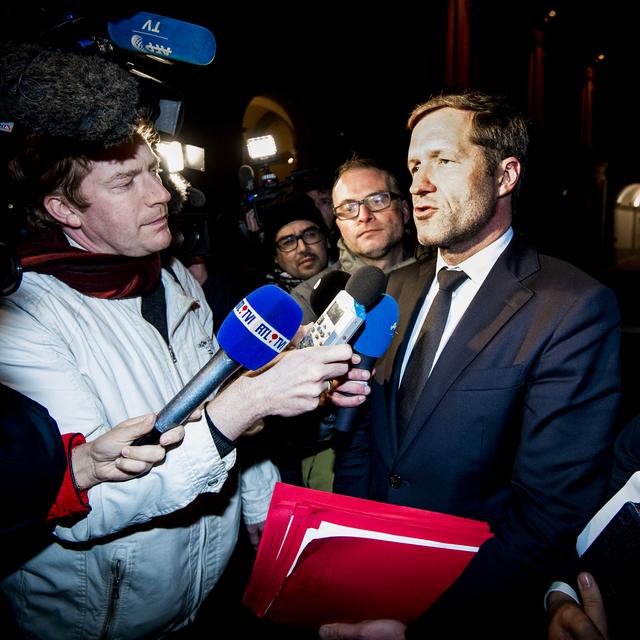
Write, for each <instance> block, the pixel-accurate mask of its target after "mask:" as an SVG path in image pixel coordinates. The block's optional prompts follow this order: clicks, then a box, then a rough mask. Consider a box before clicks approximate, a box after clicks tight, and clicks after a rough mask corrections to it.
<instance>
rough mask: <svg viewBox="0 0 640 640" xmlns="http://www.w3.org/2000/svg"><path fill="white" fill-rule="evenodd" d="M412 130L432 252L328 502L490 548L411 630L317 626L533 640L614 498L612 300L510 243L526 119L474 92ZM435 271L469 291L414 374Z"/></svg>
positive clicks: (406, 271) (410, 281) (423, 115)
mask: <svg viewBox="0 0 640 640" xmlns="http://www.w3.org/2000/svg"><path fill="white" fill-rule="evenodd" d="M409 129H410V130H411V132H412V135H411V143H410V147H409V156H408V164H409V171H410V173H411V175H412V185H411V189H410V190H411V194H412V197H413V206H414V219H415V222H416V227H417V231H418V237H419V240H420V242H421V243H422V244H424V245H432V246H437V247H438V255H437V257H436V259H435V260H432V261H429V262H419V263H415V264H413V265H410V266H408V267H406V268H403V269H400V270H398V271H396V272H394V273H392V274H391V275H390V278H389V285H388V292H389V293H390V294H391V295H392V296H394V297H395V298H396V300H397V301H398V304H399V307H400V318H401V319H400V324H399V327H398V336H397V338H396V340H395V341H394V343H393V344H392V346H391V348H390V349H389V351H388V352H387V354H386V356H385V357H384V358H383V359H381V360H380V361H379V362H378V364H377V371H376V377H375V381H374V382H373V383H372V387H373V388H372V394H371V410H370V412H369V419H368V420H363V422H362V424H360V425H359V426H358V428H357V429H356V432H355V434H354V437H353V440H352V442H351V445H350V446H349V447H348V448H347V450H346V451H345V452H344V453H343V454H342V455H341V456H340V457H339V459H338V461H337V466H336V481H335V490H336V491H339V492H343V493H350V494H352V495H358V496H362V497H368V498H372V499H375V500H380V501H385V502H391V503H395V504H401V505H408V506H412V507H419V508H423V509H429V510H432V511H439V512H446V513H449V514H454V515H457V516H463V517H468V518H475V519H478V520H484V521H487V522H488V523H489V524H490V526H491V530H492V532H493V534H494V536H493V537H492V538H491V539H490V540H488V541H487V542H486V543H484V544H483V545H482V547H481V548H480V550H479V552H478V553H477V554H476V556H475V557H474V558H473V559H472V560H471V562H470V563H469V565H468V566H467V568H466V569H465V571H464V572H463V573H462V574H461V576H460V577H459V578H458V579H457V580H456V581H455V582H454V584H453V585H452V586H451V587H450V588H449V589H448V590H447V591H446V592H445V593H444V594H443V595H442V596H441V597H440V598H439V600H438V601H437V602H436V603H435V604H434V605H433V606H432V607H431V608H430V609H429V610H428V611H426V612H425V613H424V614H423V615H422V617H421V618H420V619H419V620H418V621H416V622H413V623H412V624H410V625H409V627H407V628H405V625H404V624H403V623H401V622H399V621H390V620H382V621H381V620H376V621H367V622H364V623H359V624H356V625H344V624H336V625H325V626H324V627H322V628H321V630H320V635H321V637H322V638H329V639H334V638H335V639H339V638H360V639H375V640H383V639H384V640H391V639H393V640H400V639H403V638H405V637H406V638H423V637H424V638H442V637H448V638H466V637H472V636H476V637H487V638H503V637H509V638H519V639H521V638H529V637H532V638H535V637H541V635H540V634H541V633H542V630H543V625H544V621H543V611H542V600H543V596H544V593H545V591H546V587H547V586H548V584H549V582H550V580H549V578H550V575H551V573H552V570H553V568H554V565H555V564H556V563H557V561H558V558H559V557H560V556H561V555H562V553H563V551H565V550H566V549H567V548H569V547H570V545H571V544H572V543H573V542H575V536H576V534H577V532H578V531H579V530H580V529H581V528H582V526H583V525H584V524H585V522H586V521H587V520H588V518H589V517H590V515H591V514H592V513H593V512H594V511H595V510H596V508H597V507H598V506H599V504H600V502H601V500H602V498H603V496H604V494H605V492H606V486H607V478H608V475H607V474H608V471H609V466H610V461H611V447H612V443H613V440H614V437H615V424H616V413H617V407H618V402H619V361H618V358H619V356H618V347H619V316H618V312H617V304H616V299H615V296H614V294H613V292H612V291H610V290H609V289H607V288H606V287H604V286H603V285H601V284H600V283H598V282H597V281H596V280H594V279H593V278H591V277H590V276H588V275H587V274H585V273H583V272H581V271H580V270H578V269H577V268H575V267H573V266H571V265H569V264H567V263H565V262H562V261H560V260H557V259H554V258H551V257H548V256H543V255H539V254H538V253H537V252H536V251H535V250H534V249H533V248H531V247H529V246H527V245H526V244H525V243H524V242H523V241H522V240H520V239H519V238H516V237H514V232H513V229H512V227H511V223H512V197H513V194H514V192H515V191H516V188H517V185H518V182H519V179H520V176H521V173H522V164H523V159H524V156H525V152H526V148H527V144H528V136H527V131H526V126H525V122H524V120H523V119H522V118H521V117H520V116H518V115H517V114H515V113H513V112H512V111H511V110H510V109H509V108H508V107H507V106H506V105H505V104H503V103H502V102H501V101H500V100H497V99H495V98H492V97H490V96H487V95H484V94H480V93H477V92H467V93H465V94H457V95H444V96H439V97H436V98H434V99H432V100H430V101H428V102H426V103H424V104H423V105H420V106H419V107H417V108H416V109H415V110H414V112H413V114H412V115H411V117H410V119H409ZM441 268H449V269H453V270H456V271H459V270H461V271H464V274H466V277H464V276H463V277H462V284H460V285H459V286H458V288H457V289H456V290H455V291H454V292H453V294H451V305H450V309H449V311H448V312H447V313H448V315H447V313H445V318H446V324H445V326H444V330H443V333H442V337H441V339H440V340H439V342H438V343H437V345H436V348H435V358H434V360H433V361H432V362H433V364H432V365H431V366H427V368H426V370H424V371H422V372H420V366H421V365H423V364H424V362H423V361H422V360H421V358H422V355H420V354H421V353H422V351H421V349H422V347H421V344H422V341H421V339H420V330H421V327H422V325H423V321H424V320H425V318H426V320H427V323H429V322H430V319H429V316H427V312H428V311H429V307H430V306H431V304H432V302H433V300H434V298H435V296H436V292H437V288H438V280H437V279H436V278H435V276H436V273H437V272H439V271H440V269H441ZM430 331H432V329H431V327H430V328H429V330H428V331H427V336H428V335H429V332H430ZM412 357H413V358H414V360H413V361H412ZM423 368H424V367H423ZM416 372H417V373H416ZM399 398H400V399H399ZM514 620H517V622H518V625H517V627H516V626H513V621H514Z"/></svg>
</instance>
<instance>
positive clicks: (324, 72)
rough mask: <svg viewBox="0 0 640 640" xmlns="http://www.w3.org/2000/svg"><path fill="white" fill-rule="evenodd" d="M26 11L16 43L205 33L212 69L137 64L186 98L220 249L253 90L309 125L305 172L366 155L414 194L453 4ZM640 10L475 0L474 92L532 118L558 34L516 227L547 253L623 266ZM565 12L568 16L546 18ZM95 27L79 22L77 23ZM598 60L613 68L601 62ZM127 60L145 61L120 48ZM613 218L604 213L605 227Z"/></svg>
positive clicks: (23, 7)
mask: <svg viewBox="0 0 640 640" xmlns="http://www.w3.org/2000/svg"><path fill="white" fill-rule="evenodd" d="M198 4H201V2H192V1H190V0H185V1H183V2H180V3H168V2H147V3H146V4H141V3H135V2H129V3H117V2H116V3H110V4H109V5H107V4H106V3H104V5H102V4H100V3H96V2H59V1H58V2H40V3H37V2H33V1H32V0H27V1H26V2H20V3H15V4H14V5H11V6H5V7H4V8H3V9H2V10H1V11H2V17H3V19H2V25H1V29H0V35H1V36H2V38H3V39H15V40H22V39H33V38H39V39H40V40H44V41H47V40H48V41H52V42H55V41H56V40H57V41H58V42H61V43H63V42H67V43H70V42H73V39H74V38H75V37H76V36H84V37H86V36H88V35H103V34H104V33H106V22H107V19H108V18H109V16H113V15H117V14H118V12H123V13H127V12H128V13H133V12H134V11H135V10H145V11H151V12H154V13H158V14H161V15H165V16H169V17H172V18H176V19H181V20H184V21H187V22H192V23H195V24H199V25H202V26H205V27H207V28H208V29H210V30H211V31H212V32H213V34H214V35H215V38H216V41H217V52H216V56H215V59H214V60H213V62H212V63H211V64H210V65H208V66H206V67H198V66H194V65H188V64H184V63H175V64H173V65H171V66H169V65H160V64H159V63H153V62H149V63H148V64H147V63H143V61H141V60H137V61H136V65H137V66H138V67H140V68H144V69H145V70H148V71H149V73H151V74H152V75H154V76H155V77H157V78H159V79H161V80H162V81H163V82H165V84H166V85H168V86H170V87H171V88H172V89H175V90H176V91H178V92H180V93H182V95H183V98H184V102H183V103H184V122H183V125H182V129H181V131H180V133H179V138H180V140H181V141H182V142H185V143H191V144H196V145H199V146H203V147H205V149H206V162H207V168H206V172H205V173H199V172H195V171H193V170H185V177H186V178H187V179H188V180H189V181H190V182H191V183H192V184H193V185H194V186H196V187H197V188H199V189H201V190H202V191H204V193H205V195H206V196H207V205H206V212H207V213H208V214H209V215H210V216H211V219H212V221H213V222H214V224H213V226H212V229H213V235H214V236H216V237H214V240H215V243H214V244H216V245H217V246H218V248H219V249H220V250H222V249H221V248H220V247H219V245H220V243H221V240H224V239H225V238H226V234H227V230H228V228H229V226H233V225H234V224H235V222H236V221H237V219H239V217H240V203H241V199H242V193H241V191H240V189H239V185H238V178H237V172H238V168H239V166H240V165H241V164H242V162H243V158H242V147H243V143H242V133H243V132H242V117H243V113H244V110H245V108H246V106H247V104H248V102H249V101H250V100H251V98H252V97H253V96H255V95H266V96H274V97H275V98H276V99H278V100H279V101H280V102H281V104H283V105H286V106H287V108H288V110H289V112H290V113H291V114H294V115H295V116H296V118H297V122H298V123H299V127H298V132H297V133H298V140H297V151H298V155H299V168H303V169H304V168H311V167H317V168H321V169H326V170H328V171H332V170H333V169H335V167H336V166H337V165H338V164H339V163H340V162H342V161H343V160H344V159H346V158H347V157H348V156H349V155H351V153H352V152H354V151H357V152H359V153H360V154H363V155H370V156H373V157H375V158H376V159H378V160H379V161H381V162H382V163H383V164H386V165H388V166H389V167H390V168H392V169H393V170H395V171H396V172H397V173H398V174H399V177H400V178H401V179H402V181H403V183H402V184H403V186H404V187H405V188H406V187H408V180H407V177H408V175H407V172H406V170H405V168H404V167H405V154H406V149H407V144H408V133H407V131H406V120H407V116H408V114H409V113H410V112H411V110H412V108H413V107H414V106H415V105H416V104H417V103H419V102H421V101H423V100H425V99H427V98H428V97H429V96H430V95H431V94H433V93H437V92H440V91H441V90H443V89H446V88H447V85H446V80H445V66H446V28H447V7H448V2H447V0H435V1H431V2H424V3H409V2H394V3H387V4H385V5H384V6H382V7H381V8H380V9H379V10H374V9H372V5H371V4H369V3H340V4H339V3H295V4H293V3H275V2H273V3H262V4H254V3H240V2H236V3H228V2H227V3H211V4H210V5H209V6H208V8H206V9H204V10H203V9H196V5H198ZM638 4H640V3H628V2H621V1H618V0H614V1H611V2H608V3H605V4H603V5H601V8H600V9H598V10H595V9H586V8H585V7H584V6H583V5H582V3H575V2H567V1H560V2H556V3H551V2H543V1H540V0H529V1H523V2H513V1H512V2H506V1H502V0H495V1H490V0H470V1H469V2H468V7H469V24H470V51H471V63H470V79H469V82H468V86H472V87H476V88H481V89H486V90H490V91H494V92H499V93H502V94H505V95H507V96H508V97H509V98H510V100H511V101H512V102H513V103H515V104H516V106H518V107H519V108H520V109H521V110H522V111H523V112H524V113H525V114H526V113H527V87H528V76H529V54H530V52H531V50H532V47H533V28H534V27H537V28H538V29H539V30H540V31H541V33H542V34H543V37H544V55H545V57H544V82H545V84H544V119H543V121H540V120H539V119H538V120H534V121H533V122H532V127H531V132H532V145H531V154H530V162H529V167H528V171H527V174H526V179H525V183H524V190H523V198H521V201H520V203H519V205H518V214H519V221H518V224H519V225H520V226H521V227H522V228H524V229H525V230H526V231H528V232H529V234H530V235H531V236H532V237H533V239H534V240H535V241H536V242H537V243H538V244H539V245H540V246H541V248H542V249H543V250H546V251H548V252H551V253H554V254H556V255H560V256H562V257H566V258H568V259H571V260H573V261H574V262H578V263H581V264H582V265H583V266H591V265H592V264H596V263H601V262H607V261H610V260H611V259H612V250H611V247H612V238H611V234H612V209H613V204H614V199H615V196H616V195H617V193H618V192H619V191H620V189H621V188H622V187H623V186H624V185H626V184H628V183H630V182H635V181H640V167H639V166H638V148H639V146H640V130H639V125H638V122H639V119H638V116H637V109H638V104H639V101H638V99H639V98H640V91H639V89H638V85H639V84H640V83H638V81H637V80H636V75H637V73H638V59H639V57H640V54H639V50H638V48H639V45H638V35H637V33H636V32H637V29H638V26H637V25H638V24H639V22H638V17H640V8H639V7H638ZM551 8H555V9H556V11H557V16H556V17H555V18H553V19H547V21H545V16H546V15H547V13H548V11H549V10H550V9H551ZM68 12H73V13H74V15H75V16H76V17H83V18H84V20H82V21H80V22H79V24H75V25H74V26H73V27H71V26H70V23H69V22H68V21H67V22H66V23H65V14H66V13H68ZM599 53H604V54H605V56H606V57H605V60H604V61H602V62H595V59H596V56H597V54H599ZM117 54H118V55H119V56H120V59H121V61H122V60H126V59H127V58H133V57H134V55H135V54H126V53H123V52H117ZM587 64H590V65H591V66H592V68H593V70H594V100H593V142H592V144H590V145H585V144H582V143H581V142H580V117H579V115H580V99H581V90H582V87H583V86H584V84H585V81H586V75H585V67H586V65H587ZM602 161H604V162H606V163H607V174H606V175H607V193H606V196H607V203H606V210H605V211H604V214H603V212H602V211H601V210H600V208H598V206H596V205H595V204H594V192H593V171H594V165H595V164H597V163H598V162H602ZM603 215H604V218H603Z"/></svg>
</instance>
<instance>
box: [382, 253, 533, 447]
mask: <svg viewBox="0 0 640 640" xmlns="http://www.w3.org/2000/svg"><path fill="white" fill-rule="evenodd" d="M520 252H521V250H520V248H519V247H518V243H516V242H512V243H511V245H510V246H509V247H507V249H505V251H504V252H503V254H502V255H501V256H500V258H499V259H498V261H497V262H496V264H495V265H494V267H493V268H492V270H491V271H490V273H489V275H488V276H487V278H486V280H485V281H484V283H483V284H482V287H480V289H479V291H478V293H477V294H476V296H475V297H474V299H473V300H472V301H471V304H470V305H469V307H468V309H467V310H466V312H465V314H464V315H463V316H462V318H461V319H460V322H459V323H458V326H457V327H456V329H455V331H454V333H453V334H452V336H451V339H450V340H449V342H448V343H447V345H446V346H445V348H444V350H443V351H442V354H441V355H440V357H439V358H438V361H437V363H436V365H435V367H434V369H433V372H432V373H431V376H430V378H429V381H428V383H427V384H425V385H424V388H423V391H422V394H421V396H420V400H419V401H418V404H417V406H416V411H415V412H414V414H413V417H412V419H411V422H410V424H409V426H408V429H407V433H406V436H405V438H404V440H403V443H402V445H401V447H400V449H399V450H398V456H399V457H400V456H402V455H403V454H404V453H405V452H406V451H407V450H409V449H410V447H411V443H412V441H413V440H414V438H415V437H416V435H417V434H418V433H419V431H420V430H421V429H422V428H423V427H424V425H425V424H426V423H427V421H428V420H429V417H430V416H431V414H432V413H433V411H434V409H435V408H436V406H437V405H438V403H439V402H440V401H441V400H442V398H443V396H444V395H445V394H446V393H447V391H448V390H449V388H450V387H451V385H452V384H453V382H454V381H455V380H456V378H457V377H458V376H459V375H460V374H461V372H462V371H463V370H464V369H465V368H466V367H468V366H469V364H470V363H471V362H472V361H473V360H474V359H475V358H476V356H477V355H478V354H479V353H480V352H481V351H482V350H483V349H484V348H485V346H486V345H487V344H488V343H489V341H490V340H491V339H492V338H493V337H494V336H495V335H496V334H497V333H498V332H499V331H500V329H502V327H503V326H504V325H505V324H506V323H507V322H508V321H509V319H510V318H511V317H512V316H513V314H514V313H516V312H517V311H518V310H519V309H520V308H521V307H522V306H523V305H524V304H526V302H527V301H528V300H529V299H530V298H531V296H532V295H533V294H532V292H531V291H530V290H529V289H528V288H526V287H524V286H523V285H522V284H521V282H520V280H521V279H522V278H524V277H526V276H527V275H529V274H530V273H532V272H533V271H535V270H536V269H537V268H539V262H538V259H537V254H536V253H535V252H534V251H533V250H531V249H529V250H524V253H522V254H521V253H520ZM519 256H520V257H521V258H522V260H521V261H520V262H518V257H519ZM407 337H408V334H405V340H404V342H406V339H407ZM403 348H406V347H403ZM391 392H392V393H393V394H394V395H395V389H393V390H392V391H391ZM394 425H395V420H394ZM396 442H397V436H396Z"/></svg>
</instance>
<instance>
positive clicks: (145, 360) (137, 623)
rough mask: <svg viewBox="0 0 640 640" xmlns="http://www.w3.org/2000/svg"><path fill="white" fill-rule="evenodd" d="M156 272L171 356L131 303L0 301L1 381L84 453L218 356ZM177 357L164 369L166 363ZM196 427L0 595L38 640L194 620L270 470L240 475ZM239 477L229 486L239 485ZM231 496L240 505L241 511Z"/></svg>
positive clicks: (67, 297)
mask: <svg viewBox="0 0 640 640" xmlns="http://www.w3.org/2000/svg"><path fill="white" fill-rule="evenodd" d="M172 269H173V272H174V274H175V276H176V277H177V279H178V281H179V282H176V278H175V277H174V275H172V274H171V273H170V272H168V271H166V270H164V269H163V271H162V279H163V283H164V287H165V293H166V302H167V324H168V329H169V339H170V340H169V341H170V344H171V349H168V348H167V344H166V343H165V341H164V340H163V338H162V337H161V335H160V334H159V333H158V331H157V330H156V329H155V328H154V327H152V326H151V325H150V324H149V323H148V322H146V321H145V320H144V318H143V317H142V315H141V311H140V305H141V301H140V298H133V299H126V300H104V299H98V298H92V297H88V296H85V295H82V294H81V293H78V292H77V291H74V290H73V289H71V288H70V287H68V286H67V285H65V284H63V283H62V282H60V281H59V280H57V279H56V278H54V277H52V276H47V275H41V274H37V273H26V274H25V276H24V281H23V284H22V286H21V288H20V289H19V290H18V291H17V292H16V293H15V294H13V295H12V296H10V297H9V298H6V299H3V300H1V301H0V379H1V380H2V381H3V382H4V383H6V384H7V385H8V386H11V387H13V388H15V389H18V390H19V391H21V392H23V393H25V394H26V395H28V396H29V397H31V398H33V399H34V400H36V401H38V402H40V403H41V404H42V405H44V406H45V407H47V409H48V410H49V412H50V413H51V415H52V416H53V417H54V418H55V419H56V421H57V422H58V425H59V427H60V430H61V431H62V432H64V433H66V432H82V433H84V434H85V435H86V436H87V438H88V439H89V440H91V439H92V438H94V437H96V436H98V435H99V434H101V433H104V432H105V431H107V430H109V429H110V428H111V427H112V426H114V425H116V424H118V423H119V422H122V421H123V420H125V419H127V418H129V417H133V416H138V415H141V414H144V413H149V412H157V411H158V410H159V409H160V408H162V407H163V406H164V405H165V404H166V403H167V402H168V401H169V400H170V399H171V398H172V397H173V396H174V395H175V394H176V393H177V392H178V391H179V390H180V389H181V388H182V387H183V386H184V385H185V383H186V382H187V381H188V380H190V379H191V378H192V377H193V375H194V374H195V373H196V372H197V371H198V370H199V369H200V368H201V367H202V365H203V364H204V363H205V362H207V361H208V360H209V359H210V358H211V356H212V355H213V353H215V351H216V350H217V349H218V345H217V343H216V341H215V338H214V339H212V316H211V311H210V309H209V307H208V305H207V303H206V302H205V300H204V296H203V294H202V290H201V289H200V287H199V286H198V284H197V283H196V282H195V280H194V279H193V278H192V277H191V275H190V274H189V273H188V272H187V270H186V269H185V268H184V267H183V266H182V265H181V264H180V263H179V262H178V261H174V262H173V264H172ZM174 354H175V355H174ZM234 464H235V451H234V452H232V453H230V454H229V455H227V456H226V457H225V458H223V459H221V458H220V455H219V454H218V451H217V449H216V447H215V446H214V444H213V441H212V438H211V435H210V433H209V429H208V427H207V424H206V421H205V419H204V418H203V419H202V420H200V421H199V422H197V423H190V424H188V425H187V429H186V437H185V439H184V442H183V443H182V444H181V445H180V446H178V447H176V448H175V449H173V450H171V451H169V452H168V454H167V457H166V460H165V461H164V462H163V463H162V464H160V465H158V466H156V467H154V468H153V469H152V471H151V472H150V473H148V474H146V475H145V476H143V477H141V478H136V479H133V480H130V481H127V482H120V483H103V484H100V485H97V486H95V487H93V488H92V489H90V491H89V499H90V502H91V507H92V510H91V513H89V515H88V516H87V517H86V518H85V519H83V520H81V521H80V522H78V523H77V524H75V525H74V526H73V527H71V528H64V527H57V528H56V531H55V534H56V537H57V542H56V543H54V544H51V545H50V546H48V547H47V548H46V549H45V550H44V551H42V552H41V553H40V554H39V555H38V556H36V557H35V558H33V559H32V560H30V561H29V562H28V563H27V564H26V565H24V566H23V568H22V569H21V570H19V571H18V572H17V573H15V574H13V575H12V576H9V577H8V578H7V579H6V580H5V581H4V582H3V584H2V586H3V589H4V590H5V592H6V593H7V595H8V596H9V598H10V600H11V601H12V604H13V606H14V608H15V610H16V612H17V615H18V621H19V624H20V626H21V627H22V628H23V630H24V631H26V632H28V633H30V634H33V637H37V638H47V639H51V638H65V639H66V640H70V639H73V638H77V639H78V640H89V639H92V638H102V637H105V638H110V637H112V638H140V637H142V636H151V637H161V636H163V635H165V634H166V633H168V632H170V631H173V630H174V629H176V628H178V627H180V626H183V625H184V624H186V623H187V622H189V621H190V620H192V619H193V618H194V616H195V613H196V611H197V609H198V607H199V605H200V604H201V602H202V600H203V599H204V598H205V596H206V595H207V594H208V593H209V592H210V590H211V589H212V587H213V586H214V584H215V583H216V581H217V580H218V578H219V576H220V574H221V573H222V571H223V569H224V567H225V565H226V564H227V561H228V560H229V557H230V555H231V552H232V550H233V547H234V544H235V542H236V539H237V534H238V529H239V523H240V513H241V504H240V502H241V500H242V503H243V504H242V510H243V511H244V517H245V521H246V522H247V523H248V524H254V523H257V522H261V521H263V520H264V519H265V517H266V513H267V509H268V505H269V500H270V498H271V493H272V490H273V486H274V484H275V482H276V481H277V480H278V475H277V470H276V469H275V467H274V466H273V465H272V464H271V463H270V462H266V461H265V462H262V463H260V464H257V465H254V466H252V467H250V468H249V469H247V470H246V471H243V472H242V473H241V474H238V473H237V472H235V470H234V469H233V467H234ZM238 475H239V476H240V477H238ZM241 494H242V498H241Z"/></svg>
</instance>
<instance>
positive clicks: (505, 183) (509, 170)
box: [498, 157, 522, 196]
mask: <svg viewBox="0 0 640 640" xmlns="http://www.w3.org/2000/svg"><path fill="white" fill-rule="evenodd" d="M521 170H522V167H521V165H520V160H518V158H515V157H510V158H505V159H504V160H503V161H502V162H501V163H500V170H499V173H498V196H506V195H508V194H510V193H512V192H513V190H514V189H515V188H516V185H517V184H518V180H519V179H520V172H521Z"/></svg>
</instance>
